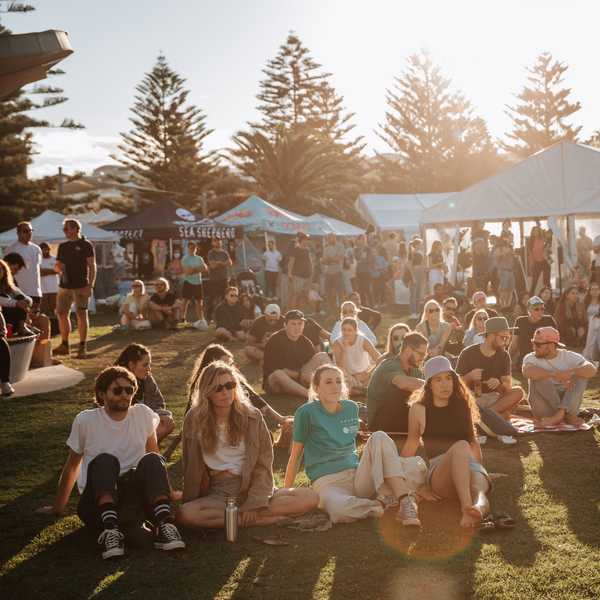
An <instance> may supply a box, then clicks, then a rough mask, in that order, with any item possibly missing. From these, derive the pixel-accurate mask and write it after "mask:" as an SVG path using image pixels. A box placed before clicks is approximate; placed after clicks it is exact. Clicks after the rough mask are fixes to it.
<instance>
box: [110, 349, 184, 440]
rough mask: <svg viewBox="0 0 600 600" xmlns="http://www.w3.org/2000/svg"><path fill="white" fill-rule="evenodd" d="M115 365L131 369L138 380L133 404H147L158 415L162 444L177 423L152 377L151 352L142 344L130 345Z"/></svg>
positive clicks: (158, 433)
mask: <svg viewBox="0 0 600 600" xmlns="http://www.w3.org/2000/svg"><path fill="white" fill-rule="evenodd" d="M115 365H117V366H120V367H125V368H126V369H129V371H131V372H132V373H133V374H134V375H135V378H136V379H137V392H136V393H135V396H134V397H133V403H134V404H145V405H146V406H147V407H148V408H151V409H152V410H153V411H154V412H155V413H156V414H157V415H158V417H159V419H160V421H159V423H158V426H157V427H156V439H157V441H158V443H159V444H160V442H161V441H162V440H163V439H164V438H165V437H167V436H168V435H169V434H170V433H171V432H172V431H173V428H174V427H175V423H174V422H173V413H172V412H171V411H170V410H167V404H166V402H165V398H164V396H163V395H162V393H161V391H160V389H159V387H158V384H157V383H156V380H155V379H154V377H153V376H152V373H151V368H152V356H151V355H150V350H149V349H148V348H146V346H142V344H129V346H127V347H126V348H125V349H124V350H123V351H122V352H121V354H120V355H119V357H118V358H117V360H116V362H115Z"/></svg>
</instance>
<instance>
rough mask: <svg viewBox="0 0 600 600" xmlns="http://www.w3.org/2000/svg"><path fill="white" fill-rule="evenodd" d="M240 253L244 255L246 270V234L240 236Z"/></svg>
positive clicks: (246, 268)
mask: <svg viewBox="0 0 600 600" xmlns="http://www.w3.org/2000/svg"><path fill="white" fill-rule="evenodd" d="M242 255H243V257H244V270H245V271H247V270H248V260H247V256H246V236H245V235H244V237H243V238H242Z"/></svg>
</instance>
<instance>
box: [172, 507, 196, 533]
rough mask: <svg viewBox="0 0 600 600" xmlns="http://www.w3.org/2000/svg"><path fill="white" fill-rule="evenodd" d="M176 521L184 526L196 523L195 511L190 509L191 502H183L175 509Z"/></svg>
mask: <svg viewBox="0 0 600 600" xmlns="http://www.w3.org/2000/svg"><path fill="white" fill-rule="evenodd" d="M175 521H176V522H177V524H178V525H182V526H183V527H191V526H192V525H194V511H193V510H191V509H190V505H189V503H186V504H182V505H181V506H180V507H179V508H178V509H177V510H176V511H175Z"/></svg>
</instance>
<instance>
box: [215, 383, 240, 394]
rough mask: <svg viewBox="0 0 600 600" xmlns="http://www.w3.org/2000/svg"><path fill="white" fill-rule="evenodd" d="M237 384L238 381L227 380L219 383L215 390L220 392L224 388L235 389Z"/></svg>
mask: <svg viewBox="0 0 600 600" xmlns="http://www.w3.org/2000/svg"><path fill="white" fill-rule="evenodd" d="M236 385H237V383H236V382H235V381H227V382H225V383H220V384H219V385H217V386H216V387H215V389H214V391H215V392H217V393H219V392H222V391H223V390H233V389H235V386H236Z"/></svg>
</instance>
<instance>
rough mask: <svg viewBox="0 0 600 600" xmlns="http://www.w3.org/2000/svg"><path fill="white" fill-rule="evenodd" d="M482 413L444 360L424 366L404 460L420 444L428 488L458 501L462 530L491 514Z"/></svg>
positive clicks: (435, 360)
mask: <svg viewBox="0 0 600 600" xmlns="http://www.w3.org/2000/svg"><path fill="white" fill-rule="evenodd" d="M478 421H479V411H478V409H477V405H476V404H475V399H474V398H473V396H472V395H471V392H470V391H469V389H468V388H467V386H466V385H465V384H464V382H463V381H462V380H461V379H460V377H459V376H458V374H457V373H456V371H454V369H453V368H452V365H451V364H450V361H449V360H448V359H447V358H446V357H444V356H436V357H434V358H431V359H429V360H428V361H427V362H426V363H425V385H424V386H423V388H421V389H419V390H416V391H415V392H413V396H412V398H411V406H410V410H409V414H408V438H407V440H406V442H405V444H404V447H403V448H402V453H401V454H402V456H414V455H415V454H416V452H417V449H418V447H419V444H420V441H421V439H422V440H423V443H424V445H425V451H426V453H427V456H428V458H429V471H428V473H427V483H428V484H429V486H430V487H431V491H432V492H433V494H435V495H436V496H438V497H439V498H454V497H458V500H459V502H460V506H461V511H462V518H461V520H460V525H461V527H476V526H477V525H478V524H479V523H480V522H481V521H482V520H483V518H484V517H485V516H486V515H487V514H488V512H489V501H488V499H487V495H486V494H487V493H488V492H489V491H490V490H491V487H492V486H491V480H490V477H489V475H488V472H487V471H486V470H485V468H484V467H483V465H482V464H481V463H482V461H483V457H482V454H481V447H480V445H479V442H478V441H477V435H476V433H475V424H476V423H477V422H478Z"/></svg>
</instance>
